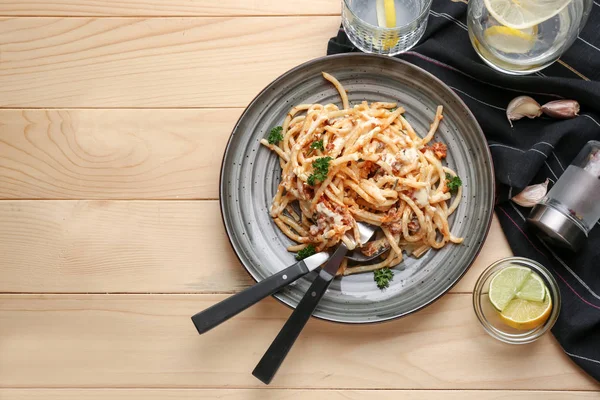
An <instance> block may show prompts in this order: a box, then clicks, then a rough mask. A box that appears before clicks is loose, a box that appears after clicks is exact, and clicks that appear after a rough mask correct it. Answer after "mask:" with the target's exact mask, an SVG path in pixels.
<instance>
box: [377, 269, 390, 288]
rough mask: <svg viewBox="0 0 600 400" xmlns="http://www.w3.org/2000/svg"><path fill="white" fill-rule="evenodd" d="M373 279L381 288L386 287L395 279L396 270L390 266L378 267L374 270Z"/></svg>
mask: <svg viewBox="0 0 600 400" xmlns="http://www.w3.org/2000/svg"><path fill="white" fill-rule="evenodd" d="M373 280H374V281H375V282H376V283H377V287H378V288H379V289H385V288H386V287H388V286H390V282H391V281H393V280H394V271H392V270H391V269H389V268H381V269H376V270H375V271H373Z"/></svg>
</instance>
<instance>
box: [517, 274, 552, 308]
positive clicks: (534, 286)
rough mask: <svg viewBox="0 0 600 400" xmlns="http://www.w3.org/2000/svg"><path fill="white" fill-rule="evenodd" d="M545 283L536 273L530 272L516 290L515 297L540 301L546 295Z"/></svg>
mask: <svg viewBox="0 0 600 400" xmlns="http://www.w3.org/2000/svg"><path fill="white" fill-rule="evenodd" d="M546 290H547V289H546V285H545V284H544V281H543V280H542V278H540V277H539V275H538V274H536V273H535V272H532V273H531V275H529V277H528V278H527V279H526V280H525V282H524V283H523V285H521V287H520V288H519V291H518V292H517V295H516V296H517V298H518V299H523V300H529V301H536V302H538V303H541V302H543V301H544V298H545V297H546Z"/></svg>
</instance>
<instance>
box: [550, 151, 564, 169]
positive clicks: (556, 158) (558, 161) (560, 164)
mask: <svg viewBox="0 0 600 400" xmlns="http://www.w3.org/2000/svg"><path fill="white" fill-rule="evenodd" d="M552 155H553V156H554V159H555V160H556V162H557V163H558V165H559V166H560V169H562V170H563V171H564V170H565V167H563V166H562V163H561V162H560V160H559V159H558V157H556V153H552Z"/></svg>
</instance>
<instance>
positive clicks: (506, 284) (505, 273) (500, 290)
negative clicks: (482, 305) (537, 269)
mask: <svg viewBox="0 0 600 400" xmlns="http://www.w3.org/2000/svg"><path fill="white" fill-rule="evenodd" d="M529 275H531V270H530V269H529V268H525V267H518V266H510V267H506V268H504V269H502V270H500V271H499V272H497V273H496V275H494V277H493V278H492V281H491V282H490V290H489V293H488V296H489V298H490V302H491V303H492V305H493V306H494V307H496V309H497V310H498V311H503V310H504V308H505V307H506V306H507V305H508V303H510V301H511V300H512V299H514V298H515V296H516V295H517V292H518V291H519V289H520V288H521V286H522V285H523V283H524V282H525V280H526V279H527V278H528V277H529Z"/></svg>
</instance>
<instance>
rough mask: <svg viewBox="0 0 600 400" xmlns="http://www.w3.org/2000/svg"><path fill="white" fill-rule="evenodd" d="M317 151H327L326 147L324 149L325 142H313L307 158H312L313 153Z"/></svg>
mask: <svg viewBox="0 0 600 400" xmlns="http://www.w3.org/2000/svg"><path fill="white" fill-rule="evenodd" d="M315 149H319V150H321V151H323V150H325V147H323V140H315V141H314V142H312V143H311V144H310V150H309V152H308V154H307V156H310V155H311V154H312V153H313V151H315Z"/></svg>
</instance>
